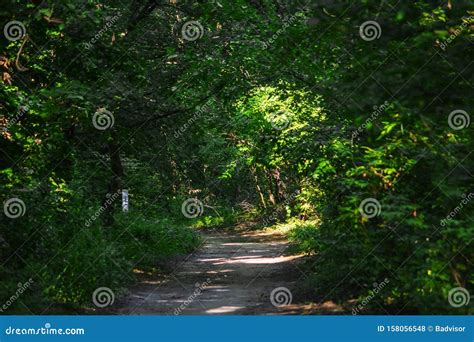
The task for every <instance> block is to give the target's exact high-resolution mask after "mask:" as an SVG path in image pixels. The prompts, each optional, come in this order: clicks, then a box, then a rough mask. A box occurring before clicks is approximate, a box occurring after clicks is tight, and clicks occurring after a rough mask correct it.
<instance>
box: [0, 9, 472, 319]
mask: <svg viewBox="0 0 474 342" xmlns="http://www.w3.org/2000/svg"><path fill="white" fill-rule="evenodd" d="M7 3H8V4H6V5H5V6H3V8H2V9H0V18H1V19H2V21H1V22H2V23H7V22H9V21H11V20H17V21H21V22H22V23H23V24H24V26H25V28H26V33H27V36H24V37H22V38H21V37H20V39H17V40H8V39H7V38H6V37H2V40H1V42H0V62H1V63H0V69H1V71H2V80H3V81H2V84H1V87H0V128H1V129H2V130H1V132H0V139H1V141H0V144H1V146H0V200H1V201H2V202H3V201H6V200H8V199H11V198H20V199H21V200H22V201H23V202H24V203H25V205H26V213H25V214H24V215H23V216H21V217H20V218H17V219H11V218H8V217H6V216H5V215H2V216H1V217H0V259H1V261H2V263H0V265H1V266H0V276H1V279H2V281H1V283H0V299H3V298H9V297H10V296H11V294H12V293H14V292H15V287H16V284H17V283H18V282H24V281H26V279H29V278H30V277H33V278H34V279H35V283H34V285H33V286H32V288H31V291H27V293H26V294H25V295H24V296H23V297H22V301H25V303H33V304H31V305H28V307H31V308H32V309H39V308H41V307H45V305H46V306H47V305H49V304H52V305H53V306H57V305H66V306H75V307H81V306H83V307H88V306H90V305H91V303H90V296H91V291H93V290H94V289H95V288H97V287H99V286H108V287H111V288H114V289H116V290H117V289H120V288H121V287H123V286H124V285H125V284H126V283H127V282H128V281H130V280H132V275H133V269H134V268H137V267H145V268H149V269H153V268H155V266H156V265H157V263H158V262H159V261H161V260H163V259H166V258H169V257H171V256H173V255H175V254H179V253H188V252H190V251H191V250H193V248H196V247H197V246H198V244H199V238H198V236H197V234H196V233H195V232H194V231H193V230H192V229H191V228H189V227H190V226H192V227H194V228H206V227H213V228H221V227H222V226H226V225H231V224H234V223H236V222H239V220H242V219H246V220H256V221H258V223H262V224H263V225H270V224H273V223H279V222H285V221H286V220H288V219H290V220H289V222H290V223H291V222H294V220H295V219H298V220H300V221H301V222H303V223H299V224H297V225H295V226H294V227H293V225H292V229H291V230H290V231H289V233H288V234H289V236H290V238H291V239H292V241H294V243H295V245H296V248H297V250H298V251H300V252H305V253H308V254H310V255H311V256H312V258H313V259H312V260H314V263H313V264H314V267H313V268H311V269H310V270H309V271H310V272H311V275H312V278H313V280H314V285H313V286H314V292H313V293H314V295H315V298H316V297H318V296H321V294H324V296H322V297H328V299H331V300H334V301H338V302H341V303H343V302H344V303H345V302H347V301H350V300H352V299H358V300H359V301H361V300H363V298H366V296H367V295H368V294H369V293H372V292H371V291H373V290H372V284H373V283H374V282H377V283H379V282H381V281H382V280H384V279H385V278H387V279H389V280H390V282H389V284H388V285H387V286H386V287H384V289H383V291H381V292H380V293H378V294H377V296H376V298H375V299H374V300H373V301H371V303H370V304H369V306H371V307H378V308H383V309H384V310H389V311H390V310H392V311H393V312H395V313H398V311H399V310H402V312H403V311H406V312H414V313H446V312H449V313H454V314H462V313H467V312H472V306H471V307H468V306H464V307H461V308H453V307H452V306H450V305H449V303H448V301H447V296H448V293H449V290H450V289H452V288H454V287H459V286H460V287H464V288H466V289H467V290H468V291H470V293H471V294H472V293H474V286H473V285H474V278H473V272H472V271H471V269H472V267H471V266H472V260H473V259H474V258H473V257H474V255H473V252H472V251H473V248H472V243H473V237H474V225H473V222H472V219H471V218H472V210H473V209H472V208H473V204H472V203H469V201H468V202H467V203H465V204H463V206H462V208H461V209H459V210H457V209H456V208H458V207H459V206H460V203H461V202H462V201H463V199H465V198H466V196H469V195H470V194H471V193H472V192H473V190H472V189H473V178H472V170H474V164H473V159H472V158H471V157H470V154H471V153H472V150H473V148H474V144H473V138H472V136H473V135H472V125H471V126H467V127H464V128H463V129H453V128H452V127H451V126H450V124H449V116H450V113H453V111H456V110H458V111H459V110H462V111H465V112H466V113H467V114H468V115H470V117H472V115H473V113H472V108H473V97H472V80H471V78H470V75H472V63H471V61H470V59H469V57H470V56H471V55H472V44H470V42H471V40H472V38H473V33H472V14H473V11H472V8H470V7H469V3H468V2H467V1H458V2H451V1H449V2H446V4H441V5H438V4H434V3H433V2H430V1H421V0H420V1H415V2H410V3H408V2H407V3H402V2H399V3H397V4H395V5H392V4H387V3H383V4H381V3H380V1H372V0H367V1H363V2H349V3H347V4H345V3H341V2H339V3H333V2H323V3H321V4H313V3H305V2H303V3H299V2H294V3H293V2H281V1H277V2H275V1H270V0H262V1H251V2H248V1H243V0H242V1H224V0H219V2H218V3H217V4H216V2H214V1H212V2H211V1H209V2H206V3H202V4H201V3H200V4H199V6H198V5H197V3H191V2H179V3H176V4H175V3H169V4H168V3H166V4H164V3H162V2H158V1H156V2H152V3H149V2H148V1H141V0H140V1H134V2H133V4H134V5H133V7H131V6H130V5H129V4H125V5H124V4H121V3H118V2H116V1H95V0H94V1H87V2H83V1H74V0H67V1H61V2H58V1H41V2H38V1H32V2H22V1H17V0H9V1H7ZM189 20H197V21H199V23H200V25H201V26H202V32H200V33H202V35H200V37H199V38H198V39H196V40H188V39H186V37H184V36H183V33H182V31H181V29H182V27H183V25H184V24H185V23H186V22H187V21H189ZM367 20H375V21H377V23H378V24H379V25H380V27H381V32H380V37H378V38H377V39H374V40H366V39H362V37H361V34H360V31H359V28H360V27H361V26H362V25H363V23H364V22H365V21H367ZM18 63H20V64H19V66H18V65H17V64H18ZM21 66H23V67H21ZM26 69H27V70H26ZM104 111H108V112H110V113H111V114H112V116H113V126H110V127H108V128H107V129H97V128H96V127H95V126H94V124H93V123H94V120H95V119H94V118H95V117H96V114H97V113H104ZM122 189H128V190H129V194H130V210H129V212H128V213H122V212H121V210H120V209H121V208H120V203H119V202H120V198H118V199H117V198H115V199H113V200H112V201H111V202H110V204H107V205H104V203H108V202H107V201H108V199H110V198H111V197H112V196H114V194H117V193H119V192H120V191H121V190H122ZM463 195H464V197H463ZM188 198H197V199H199V200H200V201H201V202H202V204H203V210H204V212H203V214H202V215H201V216H199V217H197V218H195V219H192V220H189V219H187V218H185V217H183V215H182V213H181V205H182V203H183V202H184V201H185V200H186V199H188ZM367 198H373V199H376V200H377V201H378V202H379V203H380V209H381V210H380V213H379V215H377V216H374V217H372V218H367V217H366V216H364V215H361V213H360V211H359V206H360V204H361V202H362V201H363V200H365V199H367ZM99 211H100V212H99ZM454 211H455V213H456V214H455V215H453V216H450V217H449V219H448V220H447V219H446V217H447V216H448V215H449V214H450V213H451V212H454ZM98 212H99V214H98V215H96V213H98ZM91 217H94V219H91ZM443 220H444V221H443ZM118 292H120V291H118ZM28 293H29V295H30V296H31V297H32V298H36V302H34V301H29V299H28V297H27V296H28ZM317 299H321V298H317ZM21 303H22V302H20V301H17V302H15V306H13V307H12V310H20V311H22V310H23V311H26V310H25V308H24V307H23V305H22V304H21ZM34 303H36V304H34ZM392 311H391V312H392Z"/></svg>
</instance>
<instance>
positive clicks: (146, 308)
mask: <svg viewBox="0 0 474 342" xmlns="http://www.w3.org/2000/svg"><path fill="white" fill-rule="evenodd" d="M203 239H204V244H203V246H202V247H201V248H200V249H199V250H198V251H196V252H195V253H193V254H192V255H190V256H189V257H188V258H187V259H186V260H184V261H182V262H181V263H180V264H178V265H177V266H176V268H175V269H174V272H173V273H172V274H171V275H169V276H168V277H166V278H165V279H144V280H142V281H141V282H140V283H139V284H138V285H137V286H135V287H134V288H132V289H131V290H130V292H129V294H128V295H127V296H126V297H125V299H123V300H122V301H121V303H117V304H119V305H118V309H117V310H116V313H117V314H128V315H146V314H148V315H177V314H180V315H209V314H218V315H222V314H234V315H250V314H253V315H255V314H256V315H266V314H294V313H302V312H303V305H297V304H295V294H296V292H297V289H298V281H300V282H301V281H302V279H303V278H304V277H303V274H302V272H301V271H300V268H299V267H298V264H299V263H300V262H301V256H295V255H290V254H288V253H287V248H288V242H287V241H286V240H284V239H283V238H282V237H281V236H279V235H277V234H271V233H262V232H236V233H205V234H203ZM277 287H285V288H287V289H288V290H290V292H291V293H292V297H293V300H292V304H291V305H286V306H282V307H276V306H274V305H272V303H271V300H270V295H271V293H272V290H274V289H275V288H277ZM275 300H276V301H278V300H280V301H282V302H285V301H288V294H286V293H283V292H281V293H280V296H277V297H276V298H275Z"/></svg>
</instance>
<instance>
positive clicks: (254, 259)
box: [216, 255, 303, 265]
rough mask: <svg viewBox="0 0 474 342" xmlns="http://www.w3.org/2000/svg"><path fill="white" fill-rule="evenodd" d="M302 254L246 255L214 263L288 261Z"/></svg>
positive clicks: (272, 262)
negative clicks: (245, 256) (242, 257)
mask: <svg viewBox="0 0 474 342" xmlns="http://www.w3.org/2000/svg"><path fill="white" fill-rule="evenodd" d="M301 257H303V255H291V256H276V257H270V258H268V257H261V256H259V257H248V258H246V259H244V260H243V259H237V258H232V259H230V260H225V261H223V262H219V263H216V265H222V264H277V263H281V262H289V261H293V260H295V259H299V258H301Z"/></svg>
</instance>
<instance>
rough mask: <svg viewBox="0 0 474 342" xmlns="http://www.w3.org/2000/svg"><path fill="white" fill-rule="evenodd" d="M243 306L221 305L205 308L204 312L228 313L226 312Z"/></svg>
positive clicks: (231, 311)
mask: <svg viewBox="0 0 474 342" xmlns="http://www.w3.org/2000/svg"><path fill="white" fill-rule="evenodd" d="M243 308H244V307H242V306H221V307H219V308H215V309H209V310H206V313H208V314H228V313H234V312H236V311H238V310H242V309H243Z"/></svg>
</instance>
